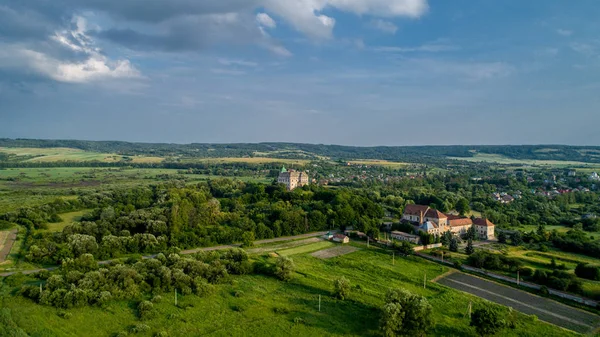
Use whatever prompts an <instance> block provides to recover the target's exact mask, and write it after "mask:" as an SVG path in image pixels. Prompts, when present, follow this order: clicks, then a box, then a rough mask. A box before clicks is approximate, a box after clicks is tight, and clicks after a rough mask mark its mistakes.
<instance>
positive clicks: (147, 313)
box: [138, 301, 155, 320]
mask: <svg viewBox="0 0 600 337" xmlns="http://www.w3.org/2000/svg"><path fill="white" fill-rule="evenodd" d="M138 313H139V315H140V319H143V320H145V319H150V318H152V317H153V316H154V314H155V311H154V304H152V302H150V301H142V302H140V304H139V305H138Z"/></svg>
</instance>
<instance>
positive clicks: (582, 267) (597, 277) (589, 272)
mask: <svg viewBox="0 0 600 337" xmlns="http://www.w3.org/2000/svg"><path fill="white" fill-rule="evenodd" d="M575 275H577V276H578V277H581V278H585V279H588V280H593V281H600V267H597V266H591V265H589V264H586V263H580V264H578V265H577V267H576V268H575Z"/></svg>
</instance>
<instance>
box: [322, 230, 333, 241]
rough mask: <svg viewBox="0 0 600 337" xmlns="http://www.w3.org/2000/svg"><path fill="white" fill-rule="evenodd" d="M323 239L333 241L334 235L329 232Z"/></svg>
mask: <svg viewBox="0 0 600 337" xmlns="http://www.w3.org/2000/svg"><path fill="white" fill-rule="evenodd" d="M323 239H325V240H331V239H333V234H332V233H331V232H327V234H325V235H323Z"/></svg>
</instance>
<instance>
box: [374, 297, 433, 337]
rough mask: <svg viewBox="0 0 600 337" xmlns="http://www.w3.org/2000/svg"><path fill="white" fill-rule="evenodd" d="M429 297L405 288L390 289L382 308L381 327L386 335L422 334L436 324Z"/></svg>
mask: <svg viewBox="0 0 600 337" xmlns="http://www.w3.org/2000/svg"><path fill="white" fill-rule="evenodd" d="M432 316H433V309H432V307H431V305H430V304H429V302H428V301H427V299H426V298H425V297H423V296H420V295H415V294H412V293H410V292H408V291H406V290H404V289H390V290H389V291H388V293H387V295H386V299H385V304H384V305H383V307H382V308H381V321H380V329H381V331H382V332H383V334H384V335H385V336H397V335H407V336H422V335H425V334H426V333H427V331H428V330H429V329H430V328H432V327H433V326H434V321H433V318H432Z"/></svg>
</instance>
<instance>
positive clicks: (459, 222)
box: [448, 215, 473, 227]
mask: <svg viewBox="0 0 600 337" xmlns="http://www.w3.org/2000/svg"><path fill="white" fill-rule="evenodd" d="M472 224H473V220H471V218H461V217H458V216H455V215H449V216H448V225H450V226H452V227H454V226H468V225H472Z"/></svg>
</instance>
